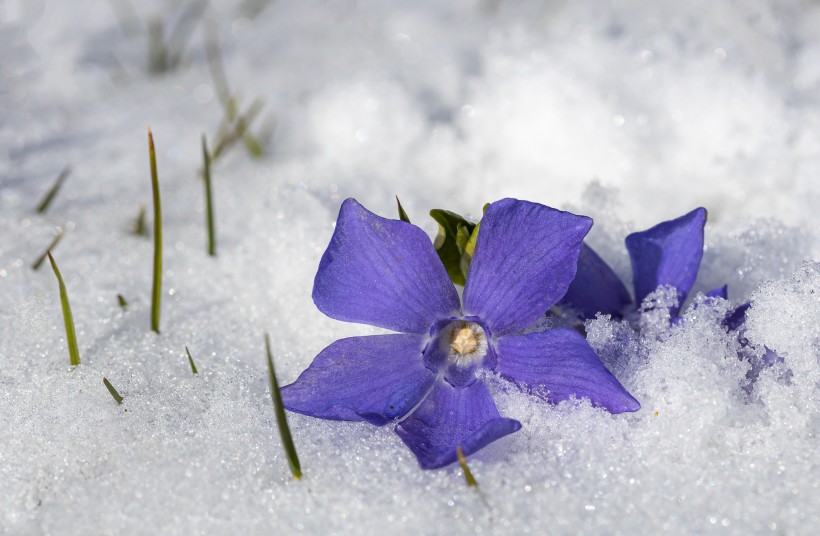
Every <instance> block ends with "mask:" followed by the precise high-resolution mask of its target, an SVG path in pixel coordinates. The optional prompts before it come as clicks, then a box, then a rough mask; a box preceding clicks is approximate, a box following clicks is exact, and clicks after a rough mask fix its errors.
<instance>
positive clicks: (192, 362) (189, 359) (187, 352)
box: [185, 346, 197, 374]
mask: <svg viewBox="0 0 820 536" xmlns="http://www.w3.org/2000/svg"><path fill="white" fill-rule="evenodd" d="M185 353H186V354H188V363H190V365H191V372H193V373H194V374H197V371H196V365H195V364H194V358H193V357H191V351H190V350H188V347H187V346H186V347H185Z"/></svg>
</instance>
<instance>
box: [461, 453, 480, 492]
mask: <svg viewBox="0 0 820 536" xmlns="http://www.w3.org/2000/svg"><path fill="white" fill-rule="evenodd" d="M456 454H457V455H458V464H459V465H460V466H461V471H462V472H463V473H464V480H466V481H467V487H470V488H474V487H478V482H476V479H475V477H474V476H473V472H472V471H470V467H469V466H468V465H467V458H465V457H464V451H463V450H461V445H458V446H457V447H456Z"/></svg>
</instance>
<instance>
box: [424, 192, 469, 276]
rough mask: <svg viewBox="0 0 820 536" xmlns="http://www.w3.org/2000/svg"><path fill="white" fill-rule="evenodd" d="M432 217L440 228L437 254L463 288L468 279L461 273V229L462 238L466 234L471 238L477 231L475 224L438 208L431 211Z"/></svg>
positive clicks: (436, 244) (448, 272) (437, 239)
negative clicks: (474, 231)
mask: <svg viewBox="0 0 820 536" xmlns="http://www.w3.org/2000/svg"><path fill="white" fill-rule="evenodd" d="M430 217H431V218H433V219H434V220H436V222H438V226H439V229H438V236H437V237H436V241H435V243H434V245H435V247H436V253H438V256H439V259H441V262H442V264H444V268H445V269H446V270H447V275H449V276H450V279H451V280H452V281H453V283H455V284H456V285H462V286H463V285H464V283H465V282H466V278H465V277H464V273H463V272H462V271H461V256H462V253H463V249H462V248H460V247H459V238H458V236H459V227H462V228H463V231H461V234H462V236H463V235H464V234H465V233H466V234H467V235H468V236H469V235H470V234H471V233H472V232H473V229H475V224H474V223H471V222H469V221H467V220H466V219H464V217H462V216H459V215H458V214H456V213H455V212H450V211H449V210H442V209H437V208H436V209H433V210H431V211H430Z"/></svg>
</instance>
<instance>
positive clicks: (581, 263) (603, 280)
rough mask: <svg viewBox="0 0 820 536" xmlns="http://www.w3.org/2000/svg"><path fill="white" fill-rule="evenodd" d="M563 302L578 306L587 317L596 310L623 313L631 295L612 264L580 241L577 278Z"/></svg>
mask: <svg viewBox="0 0 820 536" xmlns="http://www.w3.org/2000/svg"><path fill="white" fill-rule="evenodd" d="M561 303H566V304H568V305H571V306H572V307H575V308H576V309H578V310H579V311H580V312H581V314H582V315H583V316H584V318H593V317H594V316H595V315H596V314H597V313H603V314H607V315H620V313H621V310H622V309H623V308H624V307H626V306H627V305H629V304H630V303H632V298H630V297H629V291H628V290H626V287H625V286H624V284H623V283H622V282H621V279H620V278H619V277H618V276H617V275H615V272H613V271H612V268H610V267H609V265H608V264H607V263H606V262H604V260H603V259H602V258H601V257H599V256H598V254H597V253H595V250H593V249H592V248H591V247H589V246H587V245H586V244H581V253H580V255H579V256H578V270H577V272H576V273H575V279H573V280H572V283H571V284H570V286H569V289H568V290H567V294H566V295H565V296H564V298H563V299H562V300H561Z"/></svg>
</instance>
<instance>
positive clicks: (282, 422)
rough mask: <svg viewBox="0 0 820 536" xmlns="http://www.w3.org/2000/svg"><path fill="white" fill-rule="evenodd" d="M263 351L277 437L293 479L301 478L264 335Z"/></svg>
mask: <svg viewBox="0 0 820 536" xmlns="http://www.w3.org/2000/svg"><path fill="white" fill-rule="evenodd" d="M265 351H266V352H267V354H268V376H269V378H270V395H271V398H273V411H274V412H275V413H276V422H277V424H278V425H279V435H280V436H281V438H282V447H283V448H284V449H285V454H287V456H288V464H289V465H290V472H291V474H292V475H293V478H295V479H297V480H298V479H300V478H302V468H301V466H300V465H299V456H297V454H296V446H294V444H293V438H292V437H291V435H290V427H288V419H287V416H286V415H285V406H284V405H283V404H282V393H281V392H279V382H278V381H277V380H276V370H275V369H274V368H273V353H272V352H271V349H270V337H269V336H268V334H267V333H265Z"/></svg>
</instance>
